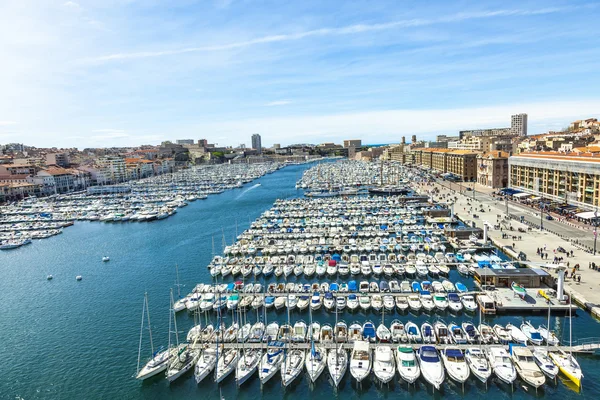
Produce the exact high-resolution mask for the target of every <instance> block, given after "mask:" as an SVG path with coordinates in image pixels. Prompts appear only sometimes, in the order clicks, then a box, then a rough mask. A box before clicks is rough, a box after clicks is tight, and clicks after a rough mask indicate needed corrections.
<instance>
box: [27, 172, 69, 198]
mask: <svg viewBox="0 0 600 400" xmlns="http://www.w3.org/2000/svg"><path fill="white" fill-rule="evenodd" d="M30 183H33V184H37V185H40V188H41V192H42V193H41V194H42V195H50V194H56V193H68V192H72V191H74V190H75V175H74V174H73V171H72V170H70V169H67V168H61V167H56V166H52V167H48V168H46V169H43V170H40V171H38V173H37V174H36V175H35V176H33V177H31V178H30Z"/></svg>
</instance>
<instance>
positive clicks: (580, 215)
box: [575, 211, 600, 219]
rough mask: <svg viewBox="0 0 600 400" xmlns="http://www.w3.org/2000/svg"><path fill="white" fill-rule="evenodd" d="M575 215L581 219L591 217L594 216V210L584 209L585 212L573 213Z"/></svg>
mask: <svg viewBox="0 0 600 400" xmlns="http://www.w3.org/2000/svg"><path fill="white" fill-rule="evenodd" d="M575 216H576V217H577V218H581V219H593V218H594V217H595V216H594V211H586V212H582V213H579V214H575ZM598 216H600V214H598Z"/></svg>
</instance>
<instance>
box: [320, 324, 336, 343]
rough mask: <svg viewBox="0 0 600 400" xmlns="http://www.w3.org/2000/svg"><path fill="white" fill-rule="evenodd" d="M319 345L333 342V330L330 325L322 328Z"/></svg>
mask: <svg viewBox="0 0 600 400" xmlns="http://www.w3.org/2000/svg"><path fill="white" fill-rule="evenodd" d="M320 335H321V337H320V339H319V343H331V342H333V328H332V327H331V325H329V324H324V325H322V326H321V332H320Z"/></svg>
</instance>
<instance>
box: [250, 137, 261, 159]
mask: <svg viewBox="0 0 600 400" xmlns="http://www.w3.org/2000/svg"><path fill="white" fill-rule="evenodd" d="M252 148H253V149H255V150H257V151H258V153H259V154H260V153H262V143H261V140H260V135H259V134H258V133H255V134H254V135H252Z"/></svg>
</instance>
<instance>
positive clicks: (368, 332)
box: [362, 321, 377, 342]
mask: <svg viewBox="0 0 600 400" xmlns="http://www.w3.org/2000/svg"><path fill="white" fill-rule="evenodd" d="M362 334H363V339H364V340H365V341H369V342H374V341H375V339H376V337H377V333H376V331H375V325H373V323H372V322H371V321H366V322H365V323H364V324H363V326H362Z"/></svg>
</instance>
